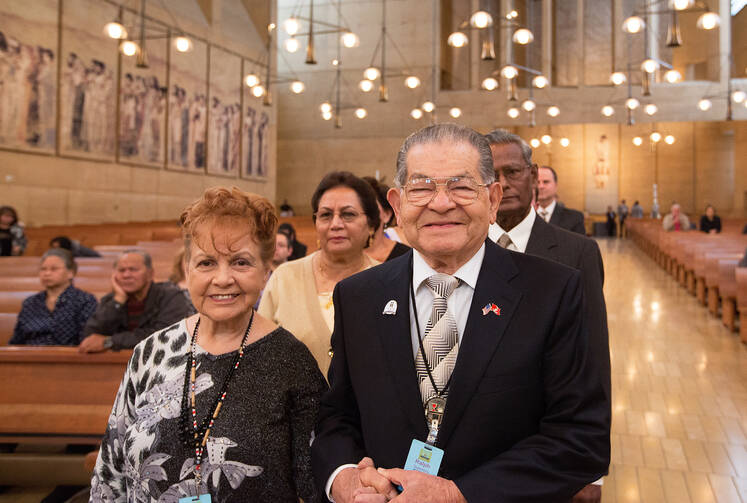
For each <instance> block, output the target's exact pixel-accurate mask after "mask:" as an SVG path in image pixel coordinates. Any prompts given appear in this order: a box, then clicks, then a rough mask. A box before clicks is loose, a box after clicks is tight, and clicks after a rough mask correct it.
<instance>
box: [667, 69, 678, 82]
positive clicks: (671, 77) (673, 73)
mask: <svg viewBox="0 0 747 503" xmlns="http://www.w3.org/2000/svg"><path fill="white" fill-rule="evenodd" d="M664 80H666V81H667V82H669V83H670V84H674V83H675V82H679V81H680V80H682V74H681V73H680V72H678V71H677V70H667V72H666V73H665V74H664Z"/></svg>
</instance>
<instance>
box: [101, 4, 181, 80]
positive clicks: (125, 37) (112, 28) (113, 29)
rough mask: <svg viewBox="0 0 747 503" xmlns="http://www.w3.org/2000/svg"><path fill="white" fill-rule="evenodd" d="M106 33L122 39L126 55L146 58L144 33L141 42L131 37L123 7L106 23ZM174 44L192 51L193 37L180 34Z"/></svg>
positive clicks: (177, 48) (176, 48)
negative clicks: (124, 18)
mask: <svg viewBox="0 0 747 503" xmlns="http://www.w3.org/2000/svg"><path fill="white" fill-rule="evenodd" d="M141 31H142V30H141ZM104 34H105V35H106V36H107V37H109V38H113V39H115V40H120V43H119V50H120V52H121V53H122V54H124V55H125V56H139V61H144V60H145V57H144V54H145V47H143V45H144V42H145V37H144V34H143V33H141V37H140V43H138V42H135V41H134V40H132V39H130V38H129V33H128V31H127V28H125V26H124V24H122V10H121V9H120V12H119V15H118V16H117V18H116V19H115V20H113V21H111V22H109V23H106V24H105V25H104ZM172 45H173V47H174V50H176V51H177V52H180V53H186V52H190V51H191V50H192V49H193V48H194V44H193V43H192V39H190V38H189V37H187V36H185V35H178V36H176V37H174V38H173V40H172ZM139 66H143V65H139ZM144 66H146V67H147V64H145V65H144Z"/></svg>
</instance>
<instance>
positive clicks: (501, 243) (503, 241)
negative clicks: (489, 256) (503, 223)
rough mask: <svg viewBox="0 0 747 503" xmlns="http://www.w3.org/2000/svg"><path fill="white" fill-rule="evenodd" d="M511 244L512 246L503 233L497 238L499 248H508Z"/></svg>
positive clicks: (511, 242) (508, 238) (509, 239)
mask: <svg viewBox="0 0 747 503" xmlns="http://www.w3.org/2000/svg"><path fill="white" fill-rule="evenodd" d="M511 244H513V241H511V238H510V237H509V236H508V234H506V233H505V232H504V233H503V235H502V236H501V237H499V238H498V246H500V247H501V248H508V247H509V245H511Z"/></svg>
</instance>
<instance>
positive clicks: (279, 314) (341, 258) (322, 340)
mask: <svg viewBox="0 0 747 503" xmlns="http://www.w3.org/2000/svg"><path fill="white" fill-rule="evenodd" d="M311 208H312V210H313V212H314V214H313V219H314V226H315V228H316V235H317V239H318V241H319V250H317V251H316V252H314V253H312V254H311V255H308V256H306V257H304V258H302V259H299V260H294V261H291V262H288V263H286V264H283V265H281V266H280V267H278V268H277V270H276V271H275V272H274V273H273V275H272V276H271V277H270V280H269V281H268V282H267V287H266V288H265V291H264V293H263V295H262V301H261V302H260V304H259V314H261V315H262V316H264V317H266V318H269V319H271V320H273V321H274V322H275V323H277V324H279V325H281V326H283V327H285V328H286V329H288V330H290V331H291V332H292V333H293V335H295V336H296V337H298V338H299V339H300V340H301V342H303V343H304V344H306V346H308V348H309V349H310V350H311V354H313V355H314V358H316V361H317V363H318V364H319V368H320V369H321V370H322V372H323V373H324V374H325V375H326V374H327V370H328V369H329V363H330V361H331V359H332V354H331V344H330V336H331V335H332V328H333V325H334V316H335V313H334V307H333V304H332V291H333V290H334V288H335V285H336V284H337V282H338V281H341V280H343V279H345V278H347V277H348V276H352V275H353V274H355V273H357V272H360V271H363V270H365V269H368V268H369V267H372V266H374V265H377V264H378V263H379V262H378V261H376V260H374V259H372V258H371V257H369V256H368V255H366V254H365V253H364V249H365V248H366V247H367V246H368V244H369V242H370V241H371V240H372V239H373V234H374V232H375V230H376V229H378V228H379V222H380V217H379V207H378V205H377V204H376V194H375V193H374V190H373V189H372V188H371V186H370V185H369V184H368V183H366V182H365V181H364V180H362V179H361V178H358V177H357V176H355V175H353V174H352V173H349V172H347V171H336V172H332V173H329V174H327V175H326V176H325V177H324V178H322V181H321V182H319V185H318V186H317V188H316V190H315V191H314V194H313V195H312V197H311Z"/></svg>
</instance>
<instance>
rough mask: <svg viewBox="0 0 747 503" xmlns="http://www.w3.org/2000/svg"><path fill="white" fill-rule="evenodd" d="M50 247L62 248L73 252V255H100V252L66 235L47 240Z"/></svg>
mask: <svg viewBox="0 0 747 503" xmlns="http://www.w3.org/2000/svg"><path fill="white" fill-rule="evenodd" d="M49 247H50V248H64V249H65V250H68V251H69V252H70V253H72V254H73V257H100V256H101V254H100V253H99V252H97V251H96V250H92V249H91V248H88V247H87V246H83V245H82V244H80V241H78V240H76V239H70V238H69V237H67V236H57V237H56V238H52V240H51V241H50V242H49Z"/></svg>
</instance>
